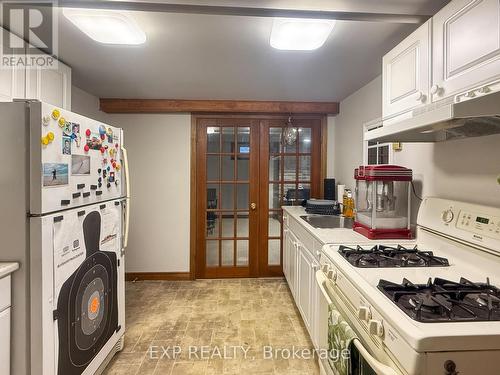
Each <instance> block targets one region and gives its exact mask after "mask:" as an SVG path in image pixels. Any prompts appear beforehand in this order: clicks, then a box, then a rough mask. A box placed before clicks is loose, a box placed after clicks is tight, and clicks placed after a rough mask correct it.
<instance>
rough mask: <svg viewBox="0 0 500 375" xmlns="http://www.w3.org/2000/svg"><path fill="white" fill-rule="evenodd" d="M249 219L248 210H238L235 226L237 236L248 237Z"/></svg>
mask: <svg viewBox="0 0 500 375" xmlns="http://www.w3.org/2000/svg"><path fill="white" fill-rule="evenodd" d="M249 225H250V223H249V221H248V212H238V217H237V222H236V228H237V232H236V235H237V237H240V238H241V237H248V235H249Z"/></svg>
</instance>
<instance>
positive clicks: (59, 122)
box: [58, 117, 66, 128]
mask: <svg viewBox="0 0 500 375" xmlns="http://www.w3.org/2000/svg"><path fill="white" fill-rule="evenodd" d="M58 124H59V127H61V128H64V127H65V126H66V120H65V118H64V117H60V118H59V120H58Z"/></svg>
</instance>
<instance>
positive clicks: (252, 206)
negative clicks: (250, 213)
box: [250, 202, 257, 210]
mask: <svg viewBox="0 0 500 375" xmlns="http://www.w3.org/2000/svg"><path fill="white" fill-rule="evenodd" d="M250 208H251V209H252V210H255V209H256V208H257V204H256V203H253V202H252V203H250Z"/></svg>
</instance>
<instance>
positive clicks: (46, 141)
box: [42, 137, 49, 146]
mask: <svg viewBox="0 0 500 375" xmlns="http://www.w3.org/2000/svg"><path fill="white" fill-rule="evenodd" d="M48 144H49V138H48V137H42V145H44V146H47V145H48Z"/></svg>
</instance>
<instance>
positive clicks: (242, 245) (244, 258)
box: [236, 240, 248, 266]
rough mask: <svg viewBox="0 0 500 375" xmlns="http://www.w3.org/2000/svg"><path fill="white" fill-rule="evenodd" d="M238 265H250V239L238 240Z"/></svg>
mask: <svg viewBox="0 0 500 375" xmlns="http://www.w3.org/2000/svg"><path fill="white" fill-rule="evenodd" d="M236 265H237V266H247V265H248V240H238V241H236Z"/></svg>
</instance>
